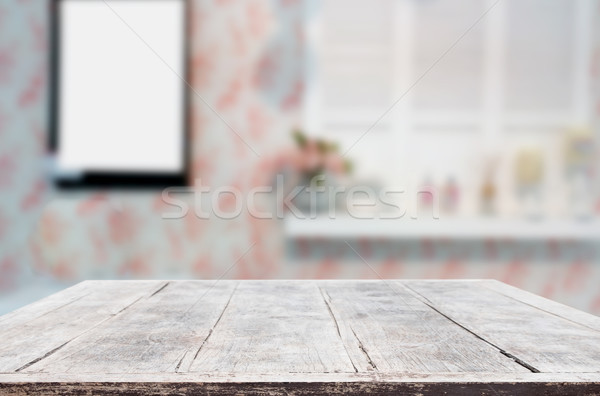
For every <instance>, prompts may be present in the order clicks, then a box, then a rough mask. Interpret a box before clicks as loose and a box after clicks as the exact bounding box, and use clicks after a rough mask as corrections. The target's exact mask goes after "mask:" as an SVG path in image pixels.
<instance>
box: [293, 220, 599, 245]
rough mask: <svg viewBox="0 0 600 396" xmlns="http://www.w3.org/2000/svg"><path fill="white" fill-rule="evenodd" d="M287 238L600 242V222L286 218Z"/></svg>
mask: <svg viewBox="0 0 600 396" xmlns="http://www.w3.org/2000/svg"><path fill="white" fill-rule="evenodd" d="M284 223H285V236H286V237H288V238H398V239H411V238H444V239H445V238H449V239H484V238H487V239H489V238H492V239H513V238H514V239H573V240H600V221H598V220H596V219H594V220H591V219H590V220H588V221H586V220H576V219H573V220H539V221H535V220H530V221H528V220H501V219H445V220H442V219H439V220H433V219H430V220H415V219H410V218H408V219H393V220H392V219H357V218H352V217H349V216H347V217H338V218H336V219H330V218H328V217H317V218H314V219H310V218H306V219H300V218H296V217H287V218H286V219H285V220H284Z"/></svg>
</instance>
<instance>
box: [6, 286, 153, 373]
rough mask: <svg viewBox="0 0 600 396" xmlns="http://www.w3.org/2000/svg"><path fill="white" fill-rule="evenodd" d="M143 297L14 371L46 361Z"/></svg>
mask: <svg viewBox="0 0 600 396" xmlns="http://www.w3.org/2000/svg"><path fill="white" fill-rule="evenodd" d="M142 298H143V297H139V298H137V299H136V300H135V301H133V302H132V303H130V304H128V305H127V306H125V307H124V308H122V309H121V310H119V312H117V313H114V314H111V315H110V316H108V317H106V318H104V319H103V320H101V321H100V322H98V323H96V324H95V325H93V326H92V327H90V328H88V329H86V330H84V331H83V332H82V333H81V334H78V335H77V336H75V337H73V338H71V339H70V340H68V341H67V342H65V343H64V344H62V345H59V346H58V347H56V348H54V349H52V350H50V351H48V352H46V353H45V354H44V355H43V356H40V357H38V358H35V359H33V360H32V361H30V362H28V363H26V364H24V365H23V366H21V367H19V368H18V369H16V370H15V372H16V373H18V372H20V371H22V370H25V369H26V368H29V367H31V366H33V365H34V364H36V363H38V362H40V361H42V360H44V359H46V358H47V357H49V356H51V355H53V354H54V353H56V352H58V351H59V350H60V349H62V348H63V347H65V346H66V345H67V344H68V343H70V342H72V341H75V340H76V339H78V338H79V337H81V336H82V335H84V334H86V333H88V332H90V331H92V330H94V329H95V328H96V327H98V326H100V325H102V324H103V323H104V322H106V321H108V320H110V319H112V318H114V317H115V316H117V315H119V314H120V313H122V312H124V311H125V310H126V309H128V308H129V307H131V306H132V305H133V304H135V303H137V302H138V301H140V300H141V299H142Z"/></svg>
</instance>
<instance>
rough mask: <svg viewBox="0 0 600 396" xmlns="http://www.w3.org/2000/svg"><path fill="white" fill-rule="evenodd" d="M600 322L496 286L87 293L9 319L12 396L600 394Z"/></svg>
mask: <svg viewBox="0 0 600 396" xmlns="http://www.w3.org/2000/svg"><path fill="white" fill-rule="evenodd" d="M597 320H598V319H597V318H595V317H593V316H591V315H588V314H584V313H581V312H578V311H576V310H573V309H571V308H568V307H566V306H563V305H560V304H557V303H554V302H551V301H548V300H545V299H541V298H540V297H537V296H535V295H531V294H529V293H526V292H522V291H520V290H518V289H515V288H511V287H508V286H505V285H503V284H499V283H497V282H492V281H241V282H237V281H221V282H216V283H215V282H213V281H172V282H167V281H156V282H154V281H152V282H133V281H132V282H85V283H83V284H80V285H77V286H76V287H73V288H70V289H67V290H65V291H63V292H61V293H58V294H57V295H55V296H52V297H50V298H47V299H44V300H41V301H40V302H38V303H34V304H32V305H30V306H28V307H25V308H23V309H21V310H18V311H16V312H14V313H11V314H9V315H7V316H5V317H1V318H0V325H2V326H1V327H0V395H4V394H11V395H12V394H17V395H21V394H44V393H61V394H64V393H71V394H100V395H108V394H115V393H125V394H139V393H143V394H150V395H153V394H154V395H164V394H181V395H184V394H186V395H187V394H199V395H203V394H214V393H223V394H230V393H245V394H256V395H266V394H269V395H273V394H298V395H314V394H324V393H325V394H342V393H347V392H356V393H373V394H390V395H391V394H394V395H396V394H414V393H419V394H432V395H433V394H442V393H451V394H452V393H453V394H467V395H469V394H474V395H475V394H477V395H479V394H489V395H505V394H507V395H508V394H515V393H521V394H549V395H554V394H555V395H565V394H600V328H599V327H598V321H597ZM537 371H542V372H541V373H538V372H537Z"/></svg>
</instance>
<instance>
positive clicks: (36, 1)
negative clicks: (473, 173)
mask: <svg viewBox="0 0 600 396" xmlns="http://www.w3.org/2000/svg"><path fill="white" fill-rule="evenodd" d="M192 12H193V15H192V16H191V17H192V21H193V23H192V38H191V43H192V54H191V60H190V62H191V67H192V76H191V81H190V83H191V84H192V86H193V87H194V90H195V91H197V93H198V95H192V101H191V112H192V119H193V127H192V142H191V144H192V147H191V149H192V152H193V155H192V167H193V178H194V179H200V180H201V182H202V184H204V185H208V186H215V187H216V186H222V185H233V186H235V187H237V188H238V189H240V190H241V191H245V192H247V191H249V190H250V189H252V188H253V187H256V186H260V185H264V184H265V183H269V182H270V180H269V178H270V177H271V176H272V175H273V174H274V173H275V172H276V171H277V169H278V165H279V162H278V161H279V159H278V158H280V155H278V154H279V153H280V152H281V151H282V150H285V149H286V148H287V147H288V146H289V145H290V144H291V141H290V135H289V132H290V130H291V129H292V128H293V127H294V126H296V125H300V124H301V117H302V95H303V91H304V88H305V76H304V71H303V70H304V66H303V65H304V59H305V56H306V48H305V46H304V37H303V35H304V31H303V21H304V20H303V18H305V7H304V4H303V2H302V1H299V0H240V1H238V0H193V7H192ZM597 12H598V14H599V16H600V7H598V9H597ZM47 13H48V2H47V1H43V0H0V290H5V291H6V290H11V289H15V288H18V287H20V286H21V285H23V284H25V283H27V282H28V280H29V279H30V278H31V277H32V276H37V275H45V276H51V277H53V278H56V279H61V280H64V281H66V282H75V281H78V280H81V279H88V278H111V279H113V278H178V277H186V278H188V277H191V278H200V279H219V278H239V279H246V278H374V277H377V276H378V275H377V274H375V273H374V272H373V271H372V270H370V269H369V268H368V267H367V266H365V265H364V263H363V262H362V261H361V260H360V259H358V258H357V257H356V254H355V253H354V252H353V250H351V249H349V248H348V246H347V245H346V244H345V243H344V242H343V241H323V240H303V239H302V240H288V239H286V238H285V235H284V231H283V225H282V222H281V221H280V220H260V219H256V218H253V217H252V216H250V215H249V214H247V213H245V212H244V213H242V215H241V216H239V217H238V218H236V219H233V220H221V219H216V218H211V219H208V220H203V219H199V218H197V217H196V216H195V215H194V214H193V212H190V213H188V215H186V216H185V217H184V218H182V219H163V218H162V215H163V214H164V213H165V212H168V211H169V210H171V209H172V208H170V207H169V206H168V205H166V204H165V202H164V201H163V199H162V196H161V194H160V193H133V192H132V193H110V192H108V193H103V192H87V193H85V192H78V193H58V192H56V191H54V190H53V188H52V186H51V185H50V184H49V182H48V177H47V171H46V168H45V162H44V161H45V134H46V98H45V95H46V89H47V80H46V61H47V54H48V48H47V44H46V27H47V25H46V23H47V22H46V20H47ZM596 35H598V32H596ZM596 42H597V43H600V37H596ZM590 72H591V73H594V75H595V76H598V75H599V73H600V45H599V46H598V48H597V49H596V51H595V53H594V56H593V64H592V65H591V67H590ZM598 77H600V76H598ZM596 80H597V81H600V78H599V79H596ZM149 83H151V82H149ZM598 88H600V87H597V86H596V87H591V89H593V92H594V94H595V95H596V96H597V103H598V105H597V109H596V110H595V111H596V113H600V89H598ZM213 109H214V111H213ZM598 127H600V125H598ZM218 205H219V206H221V207H223V208H225V209H226V208H228V207H231V205H234V203H233V202H232V200H231V199H230V197H229V198H228V197H227V196H226V195H224V196H222V197H220V199H219V202H218ZM351 244H352V246H353V247H354V248H355V249H356V251H357V252H359V253H360V255H361V256H362V257H363V258H365V259H366V260H368V261H369V263H370V264H371V265H372V266H373V268H374V269H375V270H376V271H377V273H378V274H379V275H381V276H382V277H386V278H453V277H465V278H497V279H500V280H503V281H505V282H508V283H511V284H514V285H516V286H519V287H523V288H525V289H527V290H530V291H532V292H535V293H539V294H542V295H544V296H546V297H549V298H553V299H556V300H558V301H562V302H565V303H567V304H571V305H574V306H576V307H578V308H580V309H584V310H587V311H590V312H594V313H597V314H598V313H600V288H598V285H599V284H600V252H599V248H598V246H597V244H593V243H583V242H576V241H567V242H558V241H540V242H522V241H491V240H490V241H483V242H476V241H462V242H459V241H439V240H438V241H434V240H415V241H393V240H376V241H374V240H355V241H351Z"/></svg>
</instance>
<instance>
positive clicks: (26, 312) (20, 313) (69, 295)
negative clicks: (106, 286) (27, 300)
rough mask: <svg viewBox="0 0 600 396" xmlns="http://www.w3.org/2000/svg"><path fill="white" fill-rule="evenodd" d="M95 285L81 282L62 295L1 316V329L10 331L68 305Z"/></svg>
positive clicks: (48, 297)
mask: <svg viewBox="0 0 600 396" xmlns="http://www.w3.org/2000/svg"><path fill="white" fill-rule="evenodd" d="M93 284H94V282H93V281H85V282H80V283H78V284H76V285H74V286H71V287H69V288H66V289H64V290H62V291H61V292H60V293H54V294H52V295H50V296H47V297H45V298H42V299H40V300H38V301H35V302H33V303H31V304H29V305H26V306H24V307H22V308H20V309H17V310H15V311H12V312H9V313H7V314H5V315H2V316H0V329H3V330H8V329H9V328H11V327H16V326H20V325H22V324H23V323H25V322H28V321H30V320H32V319H35V318H37V317H39V316H41V315H45V314H47V313H48V312H51V311H53V310H55V309H57V308H60V307H62V306H65V305H68V304H70V303H72V302H73V301H75V300H78V299H80V298H82V297H84V296H85V295H86V294H87V293H89V289H90V288H91V287H93V286H92V285H93Z"/></svg>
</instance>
